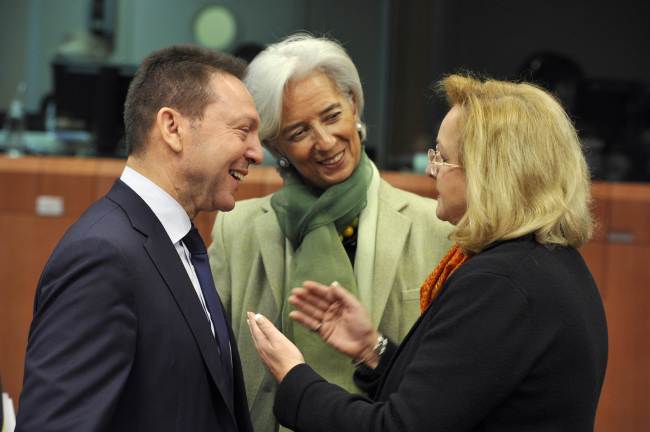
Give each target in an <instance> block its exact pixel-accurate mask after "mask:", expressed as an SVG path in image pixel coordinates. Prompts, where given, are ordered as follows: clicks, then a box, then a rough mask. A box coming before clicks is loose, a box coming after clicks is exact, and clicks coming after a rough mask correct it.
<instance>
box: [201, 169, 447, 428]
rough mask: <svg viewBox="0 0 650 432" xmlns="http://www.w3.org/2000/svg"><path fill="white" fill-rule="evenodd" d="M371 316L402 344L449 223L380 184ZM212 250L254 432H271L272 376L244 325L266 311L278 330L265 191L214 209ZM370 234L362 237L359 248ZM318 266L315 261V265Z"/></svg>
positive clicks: (276, 275)
mask: <svg viewBox="0 0 650 432" xmlns="http://www.w3.org/2000/svg"><path fill="white" fill-rule="evenodd" d="M378 200H379V202H378V219H377V230H376V233H375V260H374V266H373V267H372V272H373V279H372V280H373V284H372V285H373V286H372V308H371V310H372V320H373V323H374V324H375V325H377V326H378V327H379V329H380V331H381V332H382V333H383V334H385V335H386V336H388V337H389V338H391V339H392V340H396V341H400V340H402V338H403V337H404V336H405V335H406V333H407V332H408V330H409V329H410V327H411V325H412V324H413V322H414V321H415V320H416V319H417V317H418V316H419V314H420V309H419V296H420V285H421V284H422V282H423V281H424V279H425V278H426V276H427V275H428V274H429V273H430V272H431V271H432V270H433V269H434V268H435V266H436V265H437V264H438V262H439V260H440V259H441V257H442V256H443V255H444V253H445V252H446V251H447V250H448V249H449V247H450V241H449V239H448V238H447V237H448V234H449V232H450V230H451V225H449V224H447V223H444V222H441V221H439V220H438V219H437V218H436V215H435V211H436V201H434V200H432V199H429V198H424V197H421V196H418V195H415V194H412V193H409V192H406V191H403V190H400V189H396V188H394V187H392V186H391V185H389V184H388V183H387V182H385V181H384V180H381V181H380V183H379V191H378ZM212 238H213V242H212V245H211V246H210V248H209V253H210V262H211V265H212V269H213V274H214V277H215V283H216V286H217V290H218V291H219V294H220V296H221V299H222V301H223V303H224V306H225V308H226V311H227V314H228V316H229V318H230V321H231V325H232V328H233V332H234V333H235V337H236V338H237V342H238V344H239V348H240V355H241V357H242V360H243V364H244V377H245V380H244V381H245V382H246V391H247V394H248V400H249V406H250V408H251V417H252V419H253V425H254V427H255V430H256V431H257V432H268V431H275V430H276V429H277V426H276V420H275V418H274V417H273V414H272V407H273V397H274V394H275V388H276V383H275V379H274V378H273V377H272V375H270V374H269V373H268V372H267V370H266V368H265V367H264V365H263V364H262V363H261V361H260V359H259V356H258V354H257V351H256V350H255V347H254V345H253V342H252V340H251V337H250V332H249V330H248V326H247V325H246V322H245V319H246V312H247V311H254V312H259V313H262V314H264V315H265V316H267V317H268V318H269V319H270V320H271V321H272V322H274V323H275V324H276V325H277V326H278V327H280V328H281V320H282V318H283V314H282V305H283V304H284V303H285V299H286V297H287V296H288V295H289V290H290V288H291V287H287V286H286V285H287V284H286V283H285V278H286V276H287V275H285V268H286V257H287V254H290V253H291V252H289V251H287V250H286V247H285V246H286V241H285V237H284V235H283V234H282V231H281V229H280V226H279V225H278V222H277V219H276V216H275V213H274V212H273V209H272V208H271V205H270V196H267V197H264V198H256V199H251V200H245V201H240V202H238V203H237V205H236V206H235V210H233V211H232V212H228V213H224V214H219V215H218V216H217V220H216V222H215V226H214V230H213V233H212ZM364 240H365V241H367V239H364V238H359V239H358V243H359V247H358V248H357V251H359V250H360V249H361V243H362V242H363V241H364ZM314 265H318V263H314Z"/></svg>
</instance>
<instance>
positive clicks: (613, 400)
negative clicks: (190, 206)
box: [0, 156, 650, 432]
mask: <svg viewBox="0 0 650 432" xmlns="http://www.w3.org/2000/svg"><path fill="white" fill-rule="evenodd" d="M123 167H124V160H113V159H74V158H35V157H24V158H20V159H8V158H5V157H2V156H0V239H2V243H1V244H0V281H2V284H1V285H0V308H1V310H0V372H1V373H2V375H3V382H4V384H5V388H6V389H7V390H8V391H9V392H10V394H11V396H12V397H13V398H14V401H15V402H16V403H17V401H18V395H19V391H20V388H21V386H22V375H23V362H24V354H25V344H26V340H27V332H28V328H29V324H30V322H31V317H32V307H33V295H34V289H35V288H36V284H37V280H38V277H39V276H40V273H41V271H42V269H43V266H44V264H45V261H46V260H47V258H48V256H49V255H50V253H51V251H52V249H53V248H54V246H55V244H56V243H57V242H58V240H59V239H60V238H61V236H62V235H63V233H64V231H65V230H66V229H67V227H68V226H69V225H70V224H71V223H72V222H74V220H76V218H77V217H78V216H79V214H81V212H82V211H83V210H85V208H86V207H88V205H90V204H91V202H93V201H95V200H96V199H98V198H99V197H101V196H103V195H104V194H105V193H106V192H107V191H108V190H109V188H110V187H111V185H112V184H113V182H114V181H115V179H117V178H118V177H119V175H120V173H121V172H122V169H123ZM381 175H382V177H383V178H384V179H385V180H386V181H388V182H389V183H391V184H392V185H393V186H396V187H399V188H402V189H405V190H409V191H411V192H414V193H418V194H420V195H423V196H429V197H433V196H435V194H436V191H435V181H434V180H433V179H431V178H428V177H426V176H424V175H419V174H410V173H394V172H383V173H381ZM281 185H282V180H281V178H280V176H279V175H278V174H277V172H276V171H275V169H274V168H268V167H251V170H250V172H249V175H248V176H247V177H246V179H245V180H244V182H243V183H242V184H241V185H240V186H239V189H238V191H237V193H236V195H235V198H236V199H237V200H242V199H247V198H253V197H258V196H265V195H268V194H270V193H272V192H274V191H276V190H277V189H279V188H280V187H281ZM592 192H593V196H594V214H595V217H596V220H597V222H598V229H597V230H596V232H595V235H594V238H593V239H592V241H591V242H590V243H589V244H587V245H585V246H584V247H583V248H582V249H581V253H582V254H583V256H584V257H585V260H586V262H587V264H588V265H589V267H590V269H591V271H592V273H593V275H594V278H595V279H596V282H597V284H598V285H599V288H600V289H601V292H602V295H603V299H604V302H605V307H606V311H607V319H608V323H609V329H610V366H609V369H608V373H607V378H606V383H605V387H604V390H603V396H602V399H601V407H600V409H599V414H598V423H597V425H598V426H597V430H598V432H608V431H619V430H630V431H636V430H650V419H649V417H650V396H649V394H648V392H649V391H650V390H649V389H650V378H649V377H650V357H649V354H648V347H650V343H649V342H648V341H650V324H649V321H648V317H650V312H649V311H650V304H649V300H648V293H650V285H649V284H650V282H649V281H650V273H649V272H650V222H649V221H650V186H649V185H630V184H607V183H595V184H594V185H593V187H592ZM42 194H48V195H55V196H62V197H64V200H65V205H66V207H65V212H64V215H63V216H62V217H49V218H48V217H39V216H36V215H35V199H36V197H37V196H38V195H42ZM215 215H216V212H212V213H205V214H200V215H199V216H197V218H196V220H195V224H196V226H197V228H198V229H199V231H200V233H201V235H202V236H203V238H204V240H205V241H206V244H209V242H210V231H211V229H212V225H213V221H214V217H215ZM612 233H613V234H614V235H612ZM621 234H622V235H621ZM626 241H627V242H628V243H625V242H626ZM621 242H623V243H621Z"/></svg>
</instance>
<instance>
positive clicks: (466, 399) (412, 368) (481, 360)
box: [275, 236, 607, 432]
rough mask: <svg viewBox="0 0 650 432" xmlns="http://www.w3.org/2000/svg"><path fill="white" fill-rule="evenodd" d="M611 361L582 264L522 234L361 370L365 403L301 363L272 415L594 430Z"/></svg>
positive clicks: (372, 427)
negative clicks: (366, 394)
mask: <svg viewBox="0 0 650 432" xmlns="http://www.w3.org/2000/svg"><path fill="white" fill-rule="evenodd" d="M606 363H607V329H606V324H605V315H604V310H603V306H602V302H601V299H600V295H599V293H598V289H597V287H596V285H595V283H594V281H593V278H592V277H591V274H590V273H589V270H588V269H587V267H586V265H585V263H584V261H583V259H582V257H581V256H580V254H579V253H578V252H577V251H576V250H575V249H573V248H569V247H559V246H554V247H548V246H543V245H540V244H539V243H537V242H536V241H535V240H534V239H533V237H532V236H525V237H522V238H520V239H515V240H511V241H504V242H498V243H495V244H493V245H491V246H490V247H488V248H486V250H484V251H483V252H481V253H480V254H478V255H476V256H474V257H472V258H471V259H470V260H469V261H467V262H466V263H465V264H464V265H463V266H461V267H460V268H459V269H458V270H457V271H456V272H455V273H454V274H453V275H452V276H451V277H450V278H449V280H447V282H446V283H445V284H444V286H443V289H442V292H441V294H440V296H439V297H438V298H437V299H436V300H435V301H434V302H433V303H432V304H431V305H430V307H429V308H428V309H427V310H426V311H425V313H424V314H423V315H422V316H421V317H420V319H419V320H418V321H417V322H416V323H415V325H414V326H413V328H412V329H411V331H410V333H409V334H408V335H407V337H406V339H405V340H404V341H403V342H402V344H401V346H400V347H399V348H398V347H395V346H391V347H390V348H389V350H388V352H387V353H386V355H384V357H383V358H382V361H381V363H380V366H379V367H378V368H377V370H375V371H370V370H369V369H365V370H363V369H362V370H359V371H358V372H357V374H356V379H357V382H358V384H359V385H360V386H361V387H362V388H365V389H366V390H367V391H368V392H369V394H370V398H366V397H363V396H358V395H351V394H349V393H347V392H345V391H343V390H341V389H340V388H338V387H336V386H334V385H331V384H329V383H326V382H325V381H323V380H322V378H320V377H319V376H318V375H317V374H316V373H315V372H314V371H313V370H312V369H311V368H309V366H307V365H300V366H297V367H295V368H294V369H292V370H291V371H290V372H289V373H288V374H287V376H286V377H285V379H284V380H283V381H282V383H281V384H280V386H279V391H278V393H277V397H276V402H275V412H276V415H277V416H278V418H279V420H280V422H281V423H283V424H285V425H287V426H289V427H293V428H295V429H296V430H298V431H309V432H311V431H354V432H362V431H373V432H379V431H454V432H459V431H513V432H514V431H572V432H580V431H590V432H591V431H593V426H594V417H595V413H596V405H597V402H598V397H599V395H600V390H601V386H602V383H603V378H604V375H605V367H606Z"/></svg>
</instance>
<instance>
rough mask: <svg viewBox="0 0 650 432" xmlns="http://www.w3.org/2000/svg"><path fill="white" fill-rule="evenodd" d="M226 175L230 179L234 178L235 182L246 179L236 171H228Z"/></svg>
mask: <svg viewBox="0 0 650 432" xmlns="http://www.w3.org/2000/svg"><path fill="white" fill-rule="evenodd" d="M228 173H229V174H230V176H231V177H232V178H234V179H235V180H237V181H238V182H240V181H242V180H244V177H246V176H245V175H244V174H242V173H240V172H238V171H233V170H230V171H229V172H228Z"/></svg>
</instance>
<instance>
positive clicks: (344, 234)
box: [339, 217, 359, 241]
mask: <svg viewBox="0 0 650 432" xmlns="http://www.w3.org/2000/svg"><path fill="white" fill-rule="evenodd" d="M358 227H359V218H358V217H355V218H354V219H353V220H352V222H351V223H350V225H348V226H346V227H345V228H343V231H341V233H340V234H339V239H341V241H345V240H346V239H349V238H350V237H352V236H354V233H355V232H356V231H357V228H358Z"/></svg>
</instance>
